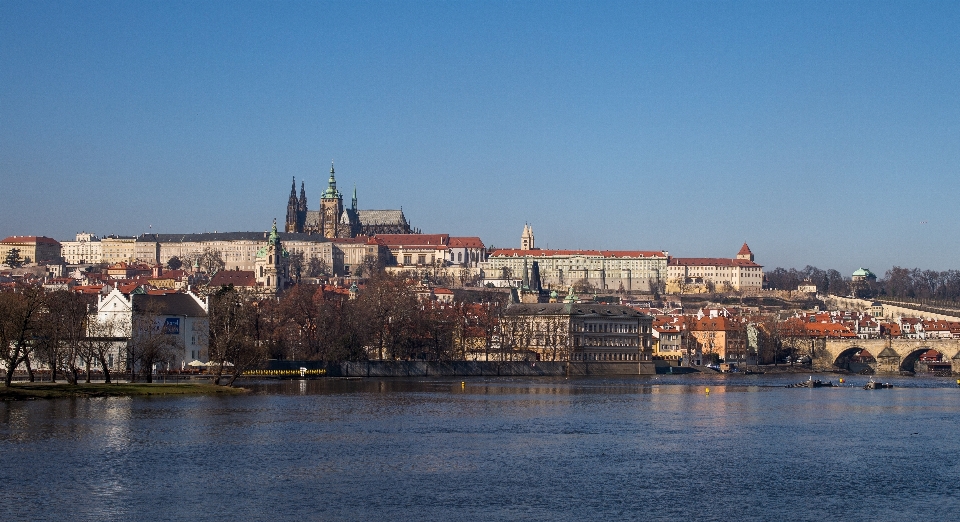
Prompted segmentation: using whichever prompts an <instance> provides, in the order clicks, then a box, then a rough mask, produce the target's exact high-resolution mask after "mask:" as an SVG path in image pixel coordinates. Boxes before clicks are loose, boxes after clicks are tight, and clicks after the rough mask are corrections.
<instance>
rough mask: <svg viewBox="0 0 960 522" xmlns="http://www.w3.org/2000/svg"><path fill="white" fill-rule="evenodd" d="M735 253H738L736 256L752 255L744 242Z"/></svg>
mask: <svg viewBox="0 0 960 522" xmlns="http://www.w3.org/2000/svg"><path fill="white" fill-rule="evenodd" d="M737 255H738V256H752V255H753V252H751V251H750V247H748V246H747V244H746V243H744V244H743V246H742V247H740V251H739V252H737Z"/></svg>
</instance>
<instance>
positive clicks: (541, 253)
mask: <svg viewBox="0 0 960 522" xmlns="http://www.w3.org/2000/svg"><path fill="white" fill-rule="evenodd" d="M554 256H585V257H605V258H625V257H626V258H631V257H633V258H664V257H667V255H666V254H664V253H663V252H657V251H647V250H540V249H537V250H522V249H519V248H501V249H497V250H494V251H493V253H492V254H490V257H554Z"/></svg>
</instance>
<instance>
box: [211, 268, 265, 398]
mask: <svg viewBox="0 0 960 522" xmlns="http://www.w3.org/2000/svg"><path fill="white" fill-rule="evenodd" d="M258 305H259V303H258V302H257V301H256V300H255V299H254V298H252V296H248V295H244V294H243V293H241V292H240V291H238V290H236V289H234V288H232V287H230V288H223V289H221V290H220V291H219V292H217V293H216V294H215V295H214V296H212V298H211V300H210V362H212V363H214V364H215V365H216V366H215V368H216V370H215V371H216V373H215V374H214V375H215V377H214V381H213V383H214V384H220V382H221V380H222V378H223V374H224V371H225V370H226V369H227V368H228V364H229V365H231V366H229V369H230V378H229V380H228V381H227V382H226V386H233V383H234V382H235V381H236V380H237V377H239V376H240V375H242V374H243V372H245V371H248V370H251V369H253V368H255V367H257V366H259V365H260V364H261V363H262V362H263V361H264V360H265V359H266V353H265V351H264V349H263V345H262V344H261V343H260V342H258V340H259V339H258V337H259V336H258V333H259V332H258V330H259V326H260V323H259V319H260V317H259V306H258Z"/></svg>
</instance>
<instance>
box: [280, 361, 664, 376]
mask: <svg viewBox="0 0 960 522" xmlns="http://www.w3.org/2000/svg"><path fill="white" fill-rule="evenodd" d="M301 367H303V368H307V369H311V370H317V369H325V370H326V371H327V376H328V377H498V376H499V377H509V376H517V377H521V376H522V377H567V376H605V375H654V374H655V373H656V369H655V367H654V363H653V361H639V362H638V361H634V362H545V361H538V362H523V361H509V362H493V361H345V362H323V361H278V360H271V361H268V363H267V366H266V368H265V369H267V370H297V369H299V368H301Z"/></svg>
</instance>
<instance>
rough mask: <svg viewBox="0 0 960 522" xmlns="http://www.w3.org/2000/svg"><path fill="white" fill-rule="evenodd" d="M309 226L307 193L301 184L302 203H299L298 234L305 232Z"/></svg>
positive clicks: (301, 183)
mask: <svg viewBox="0 0 960 522" xmlns="http://www.w3.org/2000/svg"><path fill="white" fill-rule="evenodd" d="M306 224H307V192H306V190H304V188H303V182H302V181H301V182H300V201H298V202H297V232H305V230H304V228H305V227H306Z"/></svg>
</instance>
